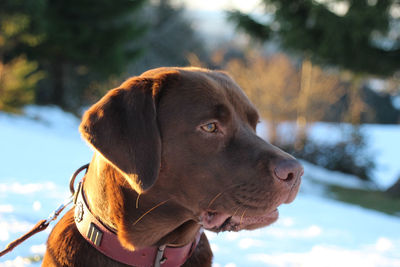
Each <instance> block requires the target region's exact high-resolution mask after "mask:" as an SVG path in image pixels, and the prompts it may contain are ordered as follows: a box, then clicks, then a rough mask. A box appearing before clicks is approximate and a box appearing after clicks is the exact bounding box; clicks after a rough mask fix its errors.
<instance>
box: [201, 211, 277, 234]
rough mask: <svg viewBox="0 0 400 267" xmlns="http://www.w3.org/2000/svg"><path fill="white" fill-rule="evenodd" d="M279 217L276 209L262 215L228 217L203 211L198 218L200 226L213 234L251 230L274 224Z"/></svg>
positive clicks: (214, 212)
mask: <svg viewBox="0 0 400 267" xmlns="http://www.w3.org/2000/svg"><path fill="white" fill-rule="evenodd" d="M278 217H279V211H278V209H275V210H273V211H270V212H267V213H265V214H262V215H256V216H246V215H245V213H244V214H243V215H230V214H227V213H224V212H216V211H211V210H208V211H205V212H203V213H202V215H201V216H200V224H201V225H202V226H203V227H204V228H205V229H207V230H210V231H213V232H222V231H235V232H237V231H240V230H243V229H247V230H252V229H256V228H260V227H264V226H267V225H270V224H272V223H274V222H275V221H276V220H277V219H278Z"/></svg>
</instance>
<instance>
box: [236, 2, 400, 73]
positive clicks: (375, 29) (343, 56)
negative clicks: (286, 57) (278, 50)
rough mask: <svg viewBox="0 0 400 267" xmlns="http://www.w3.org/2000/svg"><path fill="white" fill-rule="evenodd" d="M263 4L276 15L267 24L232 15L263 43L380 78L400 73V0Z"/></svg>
mask: <svg viewBox="0 0 400 267" xmlns="http://www.w3.org/2000/svg"><path fill="white" fill-rule="evenodd" d="M262 4H263V6H264V7H265V10H267V11H271V12H269V13H268V12H267V14H266V19H265V20H264V22H260V20H257V19H255V18H254V17H252V16H251V15H249V14H244V13H242V12H239V11H234V12H230V18H231V20H233V21H235V22H236V23H237V25H238V26H239V28H241V29H243V30H245V31H246V32H248V33H249V34H250V35H251V36H254V37H256V38H258V39H259V40H262V41H266V40H271V39H272V38H275V40H278V41H279V42H280V44H281V46H282V47H283V48H284V49H287V50H288V51H293V52H295V53H298V54H301V55H303V56H304V57H308V58H310V59H312V60H313V61H314V62H316V63H319V64H325V65H326V64H327V65H333V66H338V67H341V68H345V69H348V70H351V71H353V72H356V73H361V74H377V75H390V74H392V73H393V72H394V71H396V70H399V69H400V41H399V40H400V38H399V37H400V34H399V32H400V31H399V30H398V28H399V23H400V21H399V18H393V17H392V16H391V12H396V10H397V12H398V10H399V9H400V5H399V1H398V0H375V1H372V0H345V1H342V0H340V1H339V0H332V1H314V0H263V1H262ZM338 7H341V8H342V10H340V11H338V10H337V9H338ZM346 9H347V10H346ZM335 10H336V11H335Z"/></svg>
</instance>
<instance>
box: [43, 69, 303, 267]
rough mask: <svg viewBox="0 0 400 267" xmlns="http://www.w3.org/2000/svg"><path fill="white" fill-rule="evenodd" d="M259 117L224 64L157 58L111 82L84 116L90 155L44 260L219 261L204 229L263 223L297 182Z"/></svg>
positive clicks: (291, 163) (298, 169)
mask: <svg viewBox="0 0 400 267" xmlns="http://www.w3.org/2000/svg"><path fill="white" fill-rule="evenodd" d="M258 122H259V115H258V113H257V111H256V109H255V108H254V106H253V105H252V103H251V102H250V101H249V100H248V98H247V97H246V96H245V94H244V93H243V91H242V90H241V89H240V88H239V86H238V85H237V84H236V83H235V82H234V81H233V80H232V78H230V77H229V75H227V74H226V73H224V72H220V71H211V70H207V69H201V68H158V69H154V70H150V71H147V72H145V73H143V74H142V75H140V76H138V77H133V78H131V79H129V80H127V81H126V82H124V83H123V84H122V85H121V86H120V87H119V88H116V89H113V90H111V91H109V92H108V93H107V94H106V95H105V96H104V97H103V98H102V99H101V100H100V101H99V102H97V103H96V104H95V105H93V106H92V107H91V108H90V109H89V110H88V111H87V112H86V113H85V114H84V116H83V119H82V123H81V125H80V132H81V133H82V136H83V138H84V139H85V140H86V141H87V142H88V143H89V145H90V146H91V147H92V148H93V149H94V157H93V159H92V161H91V163H90V166H89V168H88V170H87V173H86V175H85V178H84V182H82V183H81V186H80V189H79V192H78V193H79V194H78V196H77V197H76V198H77V201H76V204H75V211H74V210H70V211H69V212H68V213H66V215H65V216H64V217H63V218H62V219H61V220H60V221H59V223H58V224H57V225H56V226H55V227H54V229H53V231H52V233H51V234H50V236H49V239H48V242H47V251H46V254H45V257H44V260H43V266H85V267H88V266H179V265H184V266H211V262H212V252H211V250H210V246H209V243H208V241H207V238H206V236H205V234H204V233H202V229H206V230H210V231H214V232H221V231H240V230H242V229H249V230H251V229H256V228H259V227H263V226H267V225H269V224H271V223H273V222H275V221H276V220H277V218H278V210H277V207H278V206H279V205H281V204H282V203H290V202H291V201H293V200H294V198H295V196H296V194H297V192H298V190H299V185H300V180H301V176H302V174H303V168H302V166H301V165H300V164H299V163H298V162H297V161H296V160H295V159H294V158H293V157H292V156H290V155H289V154H287V153H285V152H283V151H282V150H280V149H278V148H277V147H275V146H273V145H271V144H269V143H267V142H266V141H264V140H263V139H261V138H260V137H258V136H257V135H256V125H257V123H258ZM82 224H84V225H83V226H82Z"/></svg>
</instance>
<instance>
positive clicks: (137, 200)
mask: <svg viewBox="0 0 400 267" xmlns="http://www.w3.org/2000/svg"><path fill="white" fill-rule="evenodd" d="M140 196H141V194H138V196H137V198H136V209H138V208H139V198H140Z"/></svg>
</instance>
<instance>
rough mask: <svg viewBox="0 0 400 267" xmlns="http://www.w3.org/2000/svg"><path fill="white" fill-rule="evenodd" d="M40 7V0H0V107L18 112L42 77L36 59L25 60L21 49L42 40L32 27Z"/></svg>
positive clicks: (30, 97) (0, 108) (26, 102)
mask: <svg viewBox="0 0 400 267" xmlns="http://www.w3.org/2000/svg"><path fill="white" fill-rule="evenodd" d="M34 2H35V3H34ZM42 7H43V1H41V0H37V1H16V0H2V1H0V110H5V111H11V112H18V111H19V109H20V108H21V107H22V106H23V105H26V104H29V103H31V102H32V101H33V96H34V88H35V86H36V84H37V82H38V81H39V80H40V79H42V78H43V77H44V73H43V72H40V71H37V70H38V64H37V62H34V61H29V60H27V58H26V53H25V52H26V51H25V50H26V49H23V48H24V47H31V48H33V47H35V46H37V45H38V44H39V43H40V42H41V40H42V37H41V36H40V34H36V33H35V31H34V30H33V28H34V27H35V24H34V22H35V21H38V19H37V18H38V17H40V15H39V14H40V13H41V11H42Z"/></svg>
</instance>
